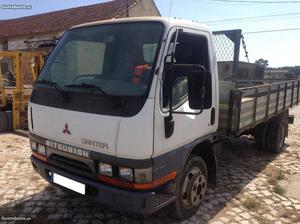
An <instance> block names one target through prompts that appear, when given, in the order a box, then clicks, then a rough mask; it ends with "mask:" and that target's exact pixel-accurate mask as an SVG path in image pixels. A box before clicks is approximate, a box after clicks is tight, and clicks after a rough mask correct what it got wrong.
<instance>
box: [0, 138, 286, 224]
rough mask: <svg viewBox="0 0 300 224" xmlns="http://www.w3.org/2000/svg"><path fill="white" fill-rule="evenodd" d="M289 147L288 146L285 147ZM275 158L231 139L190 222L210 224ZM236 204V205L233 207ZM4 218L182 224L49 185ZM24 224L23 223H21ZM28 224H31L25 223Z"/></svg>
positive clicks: (0, 211)
mask: <svg viewBox="0 0 300 224" xmlns="http://www.w3.org/2000/svg"><path fill="white" fill-rule="evenodd" d="M285 147H287V146H285ZM275 158H276V156H275V155H273V154H270V153H267V152H263V151H259V150H257V149H256V148H255V145H254V142H253V140H251V139H248V138H241V139H228V140H226V141H225V142H224V144H223V151H222V153H221V155H220V157H219V160H218V173H217V184H216V186H215V187H214V188H209V189H208V194H207V196H206V197H205V199H204V201H203V203H202V204H201V206H200V208H199V210H198V211H197V213H196V214H195V215H194V216H193V217H191V218H190V220H189V221H192V222H197V223H207V222H208V221H209V220H211V219H212V218H214V217H215V216H217V215H218V214H219V212H220V211H221V210H223V209H224V208H225V207H226V206H227V205H228V203H229V202H232V201H234V200H233V199H234V198H235V197H236V196H237V195H238V194H239V193H240V192H242V191H243V189H244V187H245V186H246V185H247V184H249V183H250V182H251V181H252V180H253V179H255V178H256V177H257V175H258V174H259V173H260V172H262V171H263V170H264V169H265V168H266V166H267V165H268V164H269V163H270V162H271V161H272V160H274V159H275ZM233 204H234V203H233ZM0 215H1V216H5V217H8V216H17V217H31V221H30V223H39V224H43V223H75V222H78V221H80V222H82V223H91V222H92V221H94V222H95V223H97V222H96V221H98V222H99V223H124V224H125V223H130V224H131V223H164V224H166V223H179V222H178V221H176V220H174V219H172V218H171V217H169V216H165V214H164V213H163V212H160V213H158V214H153V215H149V216H141V215H135V214H128V213H125V212H120V211H116V210H114V209H110V208H106V207H104V206H102V205H100V204H99V203H97V202H95V201H94V200H90V199H87V198H84V197H81V196H79V195H77V194H73V193H69V192H63V191H62V190H60V189H58V188H56V187H53V186H50V185H48V186H47V187H45V188H44V189H43V190H42V191H40V192H39V193H37V194H35V195H31V196H29V197H27V198H23V199H22V200H18V201H13V202H11V203H8V204H5V205H2V206H1V207H0ZM17 223H22V222H17ZM24 223H28V221H24Z"/></svg>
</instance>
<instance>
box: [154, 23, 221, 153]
mask: <svg viewBox="0 0 300 224" xmlns="http://www.w3.org/2000/svg"><path fill="white" fill-rule="evenodd" d="M178 29H180V31H181V34H180V37H179V38H178V39H177V38H176V33H178ZM175 40H177V41H176V42H177V43H176V46H175V54H174V64H191V65H202V66H203V67H204V68H205V69H206V70H208V71H210V72H211V77H210V79H209V81H208V83H207V88H206V89H207V93H206V95H205V101H206V107H204V109H203V111H202V112H201V113H200V114H198V115H195V114H191V113H197V112H199V111H197V110H193V109H191V108H190V107H189V102H188V89H187V76H188V73H189V71H187V70H184V69H183V70H178V71H176V70H175V72H174V79H173V80H174V82H173V91H172V96H173V97H172V98H173V100H172V108H173V111H175V112H189V113H190V114H176V113H174V114H173V121H174V131H173V133H172V134H171V136H170V137H166V135H165V121H164V120H165V117H167V116H169V99H170V97H169V95H168V91H167V90H168V88H170V85H171V84H170V82H169V81H168V77H169V73H168V66H169V65H170V63H171V60H170V59H168V57H166V55H168V54H170V53H172V49H174V42H175ZM212 49H213V47H212V43H211V34H210V33H209V32H206V31H200V30H193V29H188V28H181V27H180V28H173V29H172V30H171V31H170V32H169V36H168V39H167V42H166V47H165V52H164V57H165V60H164V62H163V65H162V67H163V68H162V69H161V73H160V74H159V75H160V80H161V82H160V84H159V85H158V88H157V95H158V96H159V97H157V98H156V110H155V119H154V125H155V128H154V130H155V131H154V157H155V156H158V155H161V154H164V153H167V152H169V151H172V150H174V149H179V148H181V147H184V146H186V145H187V144H189V143H191V142H193V141H194V140H196V139H198V138H201V137H204V136H207V135H208V134H210V133H212V132H214V131H216V129H217V125H218V124H217V119H215V118H217V114H216V113H217V110H216V105H217V103H218V102H217V99H216V96H218V88H217V86H216V82H217V69H216V66H215V63H214V57H213V52H212V51H213V50H212ZM173 51H174V50H173ZM169 92H170V91H169Z"/></svg>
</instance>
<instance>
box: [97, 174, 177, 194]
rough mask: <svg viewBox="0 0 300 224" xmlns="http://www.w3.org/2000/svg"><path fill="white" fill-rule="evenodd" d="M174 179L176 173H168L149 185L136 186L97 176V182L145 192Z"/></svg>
mask: <svg viewBox="0 0 300 224" xmlns="http://www.w3.org/2000/svg"><path fill="white" fill-rule="evenodd" d="M175 178H176V171H174V172H172V173H169V174H168V175H166V176H163V177H161V178H159V179H157V180H154V181H153V182H151V183H146V184H137V183H130V182H125V181H122V180H120V179H116V178H112V177H108V176H104V175H99V174H98V180H100V181H103V182H105V183H108V184H111V185H114V186H118V187H122V188H129V189H135V190H146V189H153V188H155V187H158V186H160V185H162V184H164V183H166V182H168V181H170V180H174V179H175Z"/></svg>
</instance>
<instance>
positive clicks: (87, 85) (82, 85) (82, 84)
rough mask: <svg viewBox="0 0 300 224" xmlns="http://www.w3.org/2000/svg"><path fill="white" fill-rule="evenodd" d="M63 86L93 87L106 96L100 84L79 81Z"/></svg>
mask: <svg viewBox="0 0 300 224" xmlns="http://www.w3.org/2000/svg"><path fill="white" fill-rule="evenodd" d="M65 87H70V88H86V89H94V90H97V91H99V92H100V93H102V94H103V95H105V96H107V93H106V92H105V91H104V90H103V89H102V88H101V87H100V86H96V85H93V84H87V83H84V82H83V83H80V84H70V85H65Z"/></svg>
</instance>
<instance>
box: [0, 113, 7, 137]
mask: <svg viewBox="0 0 300 224" xmlns="http://www.w3.org/2000/svg"><path fill="white" fill-rule="evenodd" d="M7 130H8V119H7V115H6V112H5V111H0V132H5V131H7Z"/></svg>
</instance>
